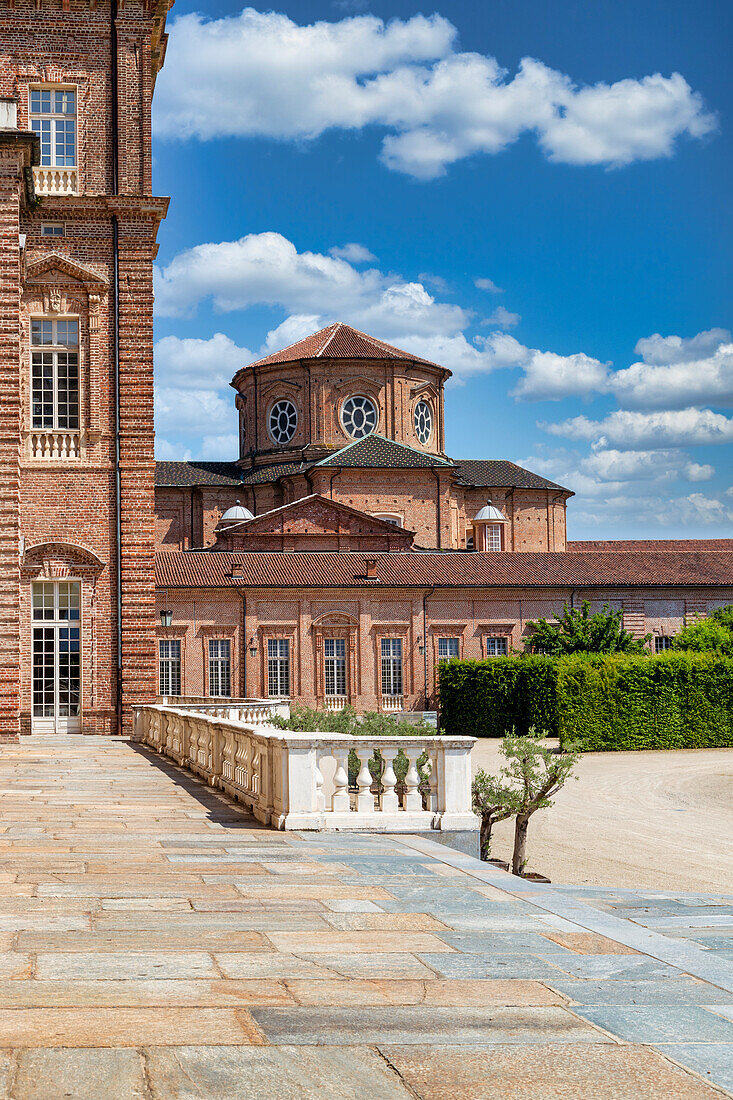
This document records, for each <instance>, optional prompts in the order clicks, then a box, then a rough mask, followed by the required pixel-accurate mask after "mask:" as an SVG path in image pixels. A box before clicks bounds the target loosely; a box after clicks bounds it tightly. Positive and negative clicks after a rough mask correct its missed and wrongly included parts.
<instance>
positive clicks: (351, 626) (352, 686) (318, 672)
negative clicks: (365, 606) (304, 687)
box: [312, 613, 359, 703]
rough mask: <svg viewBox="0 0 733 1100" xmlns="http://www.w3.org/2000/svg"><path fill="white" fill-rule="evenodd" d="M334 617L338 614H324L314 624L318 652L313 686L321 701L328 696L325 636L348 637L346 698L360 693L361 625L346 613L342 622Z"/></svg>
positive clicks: (314, 637)
mask: <svg viewBox="0 0 733 1100" xmlns="http://www.w3.org/2000/svg"><path fill="white" fill-rule="evenodd" d="M334 618H336V616H327V617H323V616H322V617H321V619H320V620H316V622H314V623H313V626H312V630H313V640H314V646H315V654H316V660H315V664H314V670H313V680H314V683H313V688H314V694H315V696H316V699H317V700H318V702H319V703H324V702H325V698H326V682H325V681H326V673H325V665H324V661H325V657H324V645H323V642H324V639H325V638H345V639H346V698H347V699H350V698H351V696H352V694H353V693H355V694H359V692H358V679H357V674H358V663H357V635H358V630H359V625H358V623H357V622H356V621H355V620H354V619H353V618H352V617H351V616H350V615H347V614H346V613H344V615H343V621H342V622H334V621H333V620H334Z"/></svg>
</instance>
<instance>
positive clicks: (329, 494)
mask: <svg viewBox="0 0 733 1100" xmlns="http://www.w3.org/2000/svg"><path fill="white" fill-rule="evenodd" d="M340 473H341V467H340V466H339V468H338V470H334V472H333V473H332V474H331V480H330V481H329V483H328V496H329V499H330V500H333V479H334V478H336V477H338V476H339V474H340Z"/></svg>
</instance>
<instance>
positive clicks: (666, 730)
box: [556, 652, 733, 752]
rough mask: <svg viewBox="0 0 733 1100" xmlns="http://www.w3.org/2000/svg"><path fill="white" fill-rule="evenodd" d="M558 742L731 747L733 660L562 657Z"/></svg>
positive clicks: (589, 747)
mask: <svg viewBox="0 0 733 1100" xmlns="http://www.w3.org/2000/svg"><path fill="white" fill-rule="evenodd" d="M556 690H557V705H558V729H559V734H560V740H561V743H562V744H569V743H570V742H575V743H576V744H577V745H578V747H579V748H581V749H582V750H583V751H585V752H597V751H604V750H616V751H618V750H624V749H684V748H687V749H702V748H712V747H715V746H718V747H727V746H733V660H731V659H730V658H725V657H721V656H719V655H717V654H714V653H674V652H672V653H666V654H660V655H659V656H657V657H632V656H627V655H617V656H606V657H565V658H563V659H562V660H561V661H559V663H558V677H557V689H556Z"/></svg>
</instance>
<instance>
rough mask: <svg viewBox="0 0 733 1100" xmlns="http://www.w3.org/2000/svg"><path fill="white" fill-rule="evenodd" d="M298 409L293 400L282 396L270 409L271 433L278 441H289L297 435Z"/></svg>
mask: <svg viewBox="0 0 733 1100" xmlns="http://www.w3.org/2000/svg"><path fill="white" fill-rule="evenodd" d="M297 424H298V410H297V409H296V408H295V405H294V404H293V402H292V401H288V400H287V398H282V399H281V400H280V401H276V402H275V404H274V405H273V406H272V408H271V409H270V422H269V427H270V435H271V436H272V438H273V439H274V441H275V442H276V443H289V442H290V440H291V439H292V438H293V436H294V435H295V429H296V427H297Z"/></svg>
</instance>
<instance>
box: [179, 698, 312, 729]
mask: <svg viewBox="0 0 733 1100" xmlns="http://www.w3.org/2000/svg"><path fill="white" fill-rule="evenodd" d="M158 702H159V703H161V704H163V706H172V707H176V708H179V709H180V708H182V709H184V710H189V711H195V712H196V714H209V715H211V717H212V718H228V719H229V720H230V721H231V722H243V723H244V725H245V726H266V725H268V724H269V722H270V719H271V718H274V717H275V716H277V717H279V718H289V717H290V700H289V699H214V698H211V697H209V698H202V697H200V696H199V697H196V696H185V695H161V696H159V698H158Z"/></svg>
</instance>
